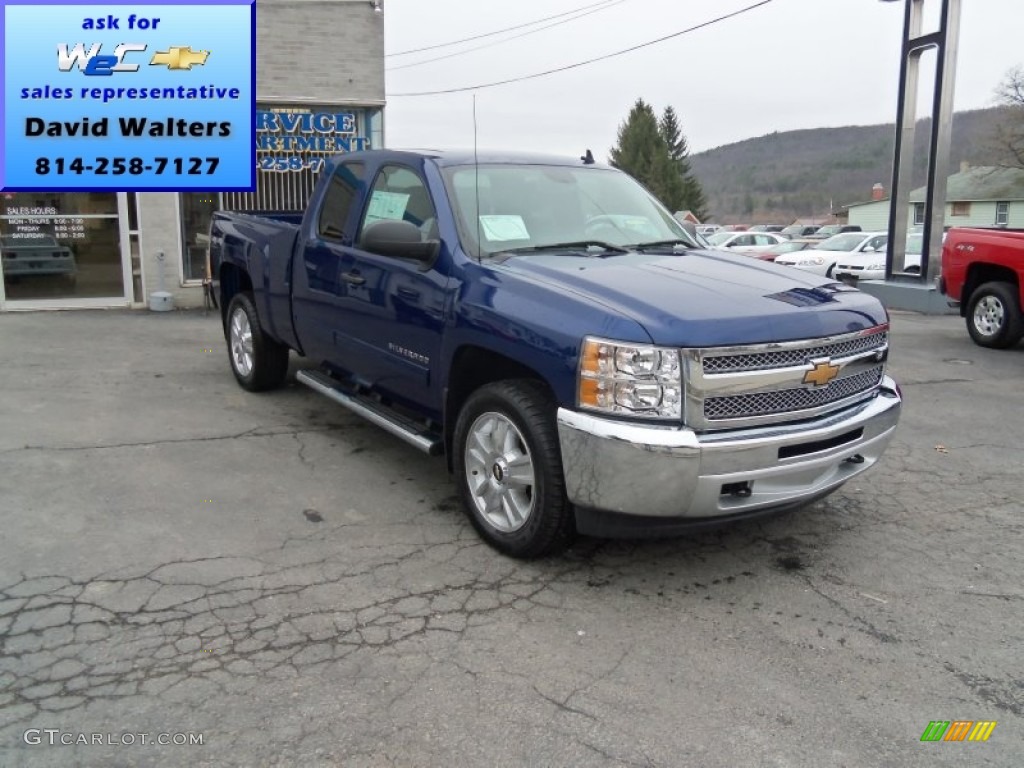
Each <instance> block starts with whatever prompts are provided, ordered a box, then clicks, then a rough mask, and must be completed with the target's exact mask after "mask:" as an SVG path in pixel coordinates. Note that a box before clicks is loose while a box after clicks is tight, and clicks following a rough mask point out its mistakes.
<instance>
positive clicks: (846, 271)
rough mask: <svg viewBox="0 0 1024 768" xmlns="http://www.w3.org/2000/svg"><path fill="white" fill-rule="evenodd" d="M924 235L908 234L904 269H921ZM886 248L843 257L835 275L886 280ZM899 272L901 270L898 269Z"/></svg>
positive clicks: (837, 265)
mask: <svg viewBox="0 0 1024 768" xmlns="http://www.w3.org/2000/svg"><path fill="white" fill-rule="evenodd" d="M923 239H924V235H920V234H912V235H907V254H906V258H904V259H903V271H904V272H910V273H912V274H917V273H918V272H920V271H921V244H922V240H923ZM885 255H886V254H885V248H884V247H883V248H882V249H881V250H880V251H878V252H868V253H851V254H850V255H849V256H848V257H845V258H842V259H840V260H839V262H838V263H837V264H836V271H835V276H836V278H838V279H840V280H843V279H848V278H855V279H857V280H884V279H885ZM896 271H897V272H898V271H899V270H896Z"/></svg>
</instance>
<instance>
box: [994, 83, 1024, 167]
mask: <svg viewBox="0 0 1024 768" xmlns="http://www.w3.org/2000/svg"><path fill="white" fill-rule="evenodd" d="M996 99H997V100H998V101H999V103H1000V104H1001V105H1002V106H1003V107H1005V108H1006V109H1005V112H1006V114H1005V116H1004V117H1003V118H1002V119H1001V120H1000V121H999V122H998V123H997V125H996V129H995V141H996V144H997V146H998V147H999V149H1000V151H1001V152H1002V154H1003V163H1002V164H1003V165H1008V166H1010V167H1013V168H1024V67H1021V66H1017V67H1013V68H1012V69H1010V70H1009V71H1008V72H1007V73H1006V76H1005V77H1004V78H1003V80H1002V82H1001V83H999V85H998V87H997V88H996Z"/></svg>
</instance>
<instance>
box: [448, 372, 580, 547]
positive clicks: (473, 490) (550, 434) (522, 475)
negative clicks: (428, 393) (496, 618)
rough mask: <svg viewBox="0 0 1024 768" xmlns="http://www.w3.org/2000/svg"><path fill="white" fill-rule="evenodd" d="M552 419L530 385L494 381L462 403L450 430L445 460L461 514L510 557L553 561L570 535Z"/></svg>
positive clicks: (544, 399)
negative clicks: (449, 451) (450, 448)
mask: <svg viewBox="0 0 1024 768" xmlns="http://www.w3.org/2000/svg"><path fill="white" fill-rule="evenodd" d="M554 413H555V405H554V402H553V401H552V400H551V397H550V395H549V394H548V393H547V391H546V390H545V389H544V387H543V386H542V385H541V384H539V383H538V382H535V381H530V380H525V379H524V380H514V381H502V382H496V383H493V384H488V385H486V386H484V387H481V388H480V389H478V390H477V391H476V392H474V393H473V394H472V395H470V397H469V399H468V400H467V401H466V404H465V405H464V406H463V407H462V410H461V411H460V413H459V417H458V420H457V421H456V424H455V434H454V439H453V457H452V458H453V464H454V469H455V481H456V483H457V484H458V487H459V495H460V496H461V497H462V502H463V505H464V506H465V509H466V513H467V514H468V515H469V519H470V521H471V522H472V523H473V527H474V528H476V530H477V532H478V533H479V534H480V536H481V537H482V538H483V539H484V540H485V541H486V542H487V543H488V544H490V545H491V546H492V547H494V548H495V549H497V550H498V551H500V552H504V553H505V554H507V555H511V556H512V557H519V558H535V557H542V556H544V555H549V554H553V553H555V552H558V551H560V550H562V549H564V548H565V547H566V546H567V545H568V544H569V542H570V541H571V540H572V536H573V534H574V533H575V527H574V521H573V512H572V506H571V505H570V504H569V500H568V498H566V495H565V479H564V478H563V476H562V458H561V453H560V450H559V446H558V434H557V430H556V427H555V420H554Z"/></svg>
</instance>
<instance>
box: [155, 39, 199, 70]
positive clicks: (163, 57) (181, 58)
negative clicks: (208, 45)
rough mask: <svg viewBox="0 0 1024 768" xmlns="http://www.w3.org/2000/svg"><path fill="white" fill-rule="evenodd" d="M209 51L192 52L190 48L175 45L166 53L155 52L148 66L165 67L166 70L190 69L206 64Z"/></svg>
mask: <svg viewBox="0 0 1024 768" xmlns="http://www.w3.org/2000/svg"><path fill="white" fill-rule="evenodd" d="M209 55H210V52H209V51H193V50H192V46H181V45H175V46H172V47H171V48H168V49H167V50H166V51H157V52H156V53H155V54H154V55H153V60H152V61H151V62H149V64H150V66H159V65H161V64H163V65H166V66H167V68H168V69H192V67H193V66H200V67H201V66H202V65H203V64H205V63H206V57H207V56H209Z"/></svg>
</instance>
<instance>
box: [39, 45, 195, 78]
mask: <svg viewBox="0 0 1024 768" xmlns="http://www.w3.org/2000/svg"><path fill="white" fill-rule="evenodd" d="M102 50H103V44H102V43H93V44H92V45H90V46H89V47H88V48H86V47H85V43H76V44H75V45H74V46H69V45H68V44H67V43H61V44H60V45H58V46H57V69H58V70H60V71H61V72H70V71H71V70H72V69H75V68H77V69H78V70H79V71H80V72H81V73H82V74H83V75H90V76H93V77H95V76H101V77H106V76H108V75H112V74H114V73H115V72H138V71H139V65H138V64H130V63H128V62H127V61H125V55H126V54H128V53H139V52H142V51H145V50H146V45H145V44H144V43H121V44H120V45H118V46H117V47H115V48H114V52H113V54H110V55H107V54H104V53H102ZM209 55H210V52H209V51H193V50H192V46H188V45H175V46H171V47H170V48H168V49H167V50H166V51H157V52H156V53H154V54H153V58H152V59H151V60H150V62H149V65H150V66H156V67H167V68H168V69H177V70H181V69H192V67H195V66H199V67H201V66H202V65H203V64H205V63H206V59H207V57H208V56H209Z"/></svg>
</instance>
